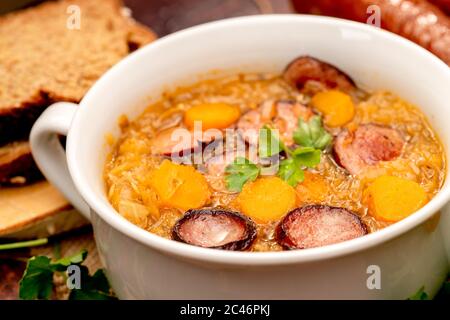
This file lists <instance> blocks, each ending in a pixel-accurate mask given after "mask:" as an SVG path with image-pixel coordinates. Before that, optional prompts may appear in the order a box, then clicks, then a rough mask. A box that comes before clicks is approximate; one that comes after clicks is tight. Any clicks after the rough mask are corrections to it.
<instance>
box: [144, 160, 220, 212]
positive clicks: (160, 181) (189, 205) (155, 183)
mask: <svg viewBox="0 0 450 320" xmlns="http://www.w3.org/2000/svg"><path fill="white" fill-rule="evenodd" d="M151 186H152V187H153V189H155V191H156V193H157V194H158V196H159V200H160V202H161V203H162V204H163V205H165V206H168V207H174V208H178V209H180V210H188V209H195V208H200V207H203V206H204V205H205V204H206V203H208V201H209V199H210V197H211V192H210V190H209V187H208V183H207V181H206V179H205V177H204V176H203V175H202V174H201V173H200V172H198V171H196V170H195V169H194V168H193V167H191V166H184V165H179V164H175V163H173V162H171V161H169V160H164V161H163V162H162V164H161V165H160V166H159V168H158V169H155V170H154V171H153V172H152V175H151Z"/></svg>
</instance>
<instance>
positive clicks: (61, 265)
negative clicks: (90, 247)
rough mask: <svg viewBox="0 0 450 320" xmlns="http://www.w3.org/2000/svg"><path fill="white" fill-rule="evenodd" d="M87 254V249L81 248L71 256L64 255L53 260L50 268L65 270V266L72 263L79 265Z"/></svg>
mask: <svg viewBox="0 0 450 320" xmlns="http://www.w3.org/2000/svg"><path fill="white" fill-rule="evenodd" d="M87 254H88V252H87V250H86V249H83V250H81V251H80V252H78V253H76V254H74V255H73V256H70V257H65V258H62V259H59V260H57V261H56V262H53V263H52V268H53V270H54V271H65V270H66V269H67V267H68V266H70V265H73V264H76V265H79V264H81V263H83V261H84V260H85V259H86V257H87Z"/></svg>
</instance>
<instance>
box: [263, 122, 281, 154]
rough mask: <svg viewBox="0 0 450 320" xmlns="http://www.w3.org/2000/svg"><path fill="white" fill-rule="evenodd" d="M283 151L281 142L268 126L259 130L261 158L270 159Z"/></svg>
mask: <svg viewBox="0 0 450 320" xmlns="http://www.w3.org/2000/svg"><path fill="white" fill-rule="evenodd" d="M281 150H282V144H281V140H280V139H279V137H278V135H277V134H275V132H274V131H273V130H272V129H270V128H269V127H268V126H264V127H263V128H261V129H260V130H259V138H258V154H259V156H260V157H261V158H270V157H271V156H273V155H276V154H279V153H280V152H281Z"/></svg>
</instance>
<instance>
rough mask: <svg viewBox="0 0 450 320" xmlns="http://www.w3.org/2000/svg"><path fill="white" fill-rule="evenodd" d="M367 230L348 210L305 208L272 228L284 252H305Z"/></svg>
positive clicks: (294, 211)
mask: <svg viewBox="0 0 450 320" xmlns="http://www.w3.org/2000/svg"><path fill="white" fill-rule="evenodd" d="M365 234H367V227H366V226H365V224H364V223H363V222H362V221H361V219H360V218H359V216H358V215H356V214H355V213H353V212H351V211H350V210H347V209H344V208H338V207H330V206H326V205H309V206H305V207H301V208H297V209H294V210H292V211H291V212H289V213H288V214H287V215H286V216H285V217H284V218H283V220H282V221H281V222H280V224H279V225H278V226H277V229H276V237H277V241H278V243H279V244H280V245H281V246H283V247H284V248H285V249H307V248H315V247H322V246H326V245H329V244H333V243H338V242H342V241H346V240H351V239H354V238H358V237H361V236H363V235H365Z"/></svg>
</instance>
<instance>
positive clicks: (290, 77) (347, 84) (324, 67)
mask: <svg viewBox="0 0 450 320" xmlns="http://www.w3.org/2000/svg"><path fill="white" fill-rule="evenodd" d="M283 77H284V79H285V80H286V81H287V82H288V83H290V84H291V85H292V86H294V87H296V88H297V89H299V90H301V89H303V87H304V85H305V83H306V82H307V81H310V80H313V81H317V82H320V83H321V84H322V85H324V86H325V87H326V88H327V89H340V90H342V91H347V92H348V91H351V90H353V89H355V87H356V85H355V82H354V81H353V80H352V79H351V78H350V77H349V76H348V75H346V74H345V73H344V72H342V71H341V70H339V69H338V68H336V67H335V66H333V65H331V64H329V63H326V62H323V61H321V60H319V59H316V58H312V57H309V56H302V57H298V58H297V59H295V60H294V61H292V62H291V63H290V64H289V65H288V66H287V67H286V69H285V70H284V73H283Z"/></svg>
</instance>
